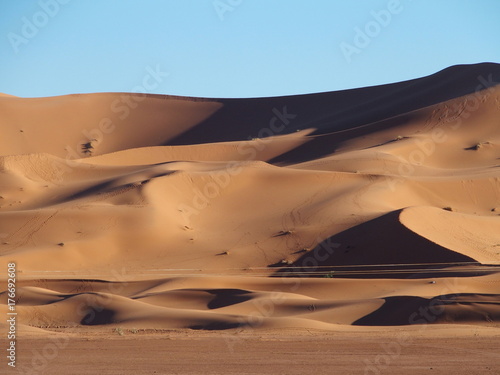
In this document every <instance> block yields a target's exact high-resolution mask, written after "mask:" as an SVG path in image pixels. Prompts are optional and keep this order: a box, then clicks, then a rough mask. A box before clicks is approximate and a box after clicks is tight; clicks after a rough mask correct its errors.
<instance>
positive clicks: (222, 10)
mask: <svg viewBox="0 0 500 375" xmlns="http://www.w3.org/2000/svg"><path fill="white" fill-rule="evenodd" d="M241 3H243V0H214V1H213V2H212V5H213V7H214V10H215V13H217V16H219V19H220V20H221V21H224V17H225V14H226V13H227V12H230V13H232V12H233V11H234V10H235V9H236V8H237V7H239V6H240V5H241Z"/></svg>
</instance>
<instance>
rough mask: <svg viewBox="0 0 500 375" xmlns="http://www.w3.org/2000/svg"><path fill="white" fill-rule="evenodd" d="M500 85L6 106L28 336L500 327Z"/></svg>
mask: <svg viewBox="0 0 500 375" xmlns="http://www.w3.org/2000/svg"><path fill="white" fill-rule="evenodd" d="M498 83H500V66H499V65H496V64H477V65H469V66H456V67H451V68H449V69H446V70H444V71H442V72H438V73H436V74H434V75H432V76H429V77H424V78H420V79H416V80H412V81H407V82H400V83H395V84H390V85H384V86H377V87H368V88H360V89H356V90H346V91H339V92H329V93H321V94H311V95H299V96H290V97H276V98H253V99H207V98H184V97H173V96H162V95H146V96H140V97H138V96H134V95H133V94H126V93H104V94H86V95H68V96H61V97H50V98H18V97H12V96H9V95H1V96H0V113H2V116H0V125H1V126H2V129H3V130H4V136H3V137H2V139H1V140H0V234H1V238H0V241H1V243H0V260H1V264H0V266H1V267H2V269H6V264H7V263H8V262H12V261H15V262H16V263H17V268H18V270H19V271H18V272H19V274H18V279H19V281H18V288H19V289H18V297H17V305H18V306H17V309H18V311H19V314H20V322H22V323H21V325H23V326H25V328H26V330H27V331H26V332H32V333H33V334H35V333H37V332H39V331H38V330H37V328H43V329H44V330H46V331H47V332H48V331H51V330H54V329H56V328H57V329H61V328H64V329H66V330H68V331H69V332H75V333H78V332H80V331H81V330H82V329H83V328H84V327H87V326H88V327H91V328H92V329H98V328H99V327H129V328H148V329H160V328H161V329H180V328H191V329H210V330H221V329H234V328H252V329H255V328H285V327H288V328H294V327H303V328H314V329H326V330H339V329H345V328H346V327H349V328H351V329H354V327H355V326H387V325H412V324H420V325H425V324H431V323H432V324H445V323H446V324H449V323H456V324H477V325H479V324H482V325H487V326H498V321H499V319H500V302H499V301H500V300H499V289H498V285H499V284H498V283H499V282H500V273H499V272H498V265H499V262H500V216H499V215H500V168H499V167H500V164H499V160H500V127H499V125H500V123H499V121H500V120H499V119H500V86H499V85H498ZM1 290H2V291H3V293H2V294H1V297H0V302H1V303H2V305H0V310H1V311H4V310H5V311H6V309H7V306H6V293H5V288H1ZM424 313H425V314H424ZM29 327H30V328H29ZM88 327H87V328H88ZM30 330H31V331H30Z"/></svg>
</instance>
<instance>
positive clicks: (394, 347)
mask: <svg viewBox="0 0 500 375" xmlns="http://www.w3.org/2000/svg"><path fill="white" fill-rule="evenodd" d="M452 280H453V282H452V281H450V280H448V279H443V281H442V282H443V284H444V287H443V288H442V289H441V291H440V292H439V293H438V296H436V297H434V298H432V299H430V300H429V303H428V304H427V305H426V306H420V307H419V308H418V310H417V311H414V312H413V313H411V314H410V315H409V316H408V325H418V326H419V330H418V331H417V332H422V331H424V330H426V329H427V328H428V325H429V324H430V323H433V322H435V321H436V319H437V318H438V317H439V316H440V315H442V314H443V313H444V312H445V307H444V306H446V305H448V304H453V303H455V301H454V299H455V297H457V296H459V295H460V293H456V292H453V291H454V290H456V289H457V287H458V278H453V279H452ZM412 342H413V338H412V337H411V336H410V334H409V333H408V332H405V331H403V332H400V333H398V334H397V336H396V338H395V339H394V340H393V341H392V342H390V343H388V344H380V347H381V349H382V353H380V354H377V355H375V356H374V357H372V358H370V359H364V360H363V363H364V364H365V366H364V371H363V374H364V375H380V374H382V373H383V371H384V370H385V369H387V368H388V367H389V366H391V365H392V364H394V362H395V361H397V360H398V359H399V357H400V356H401V354H402V351H403V349H404V348H407V347H409V346H410V345H411V344H412Z"/></svg>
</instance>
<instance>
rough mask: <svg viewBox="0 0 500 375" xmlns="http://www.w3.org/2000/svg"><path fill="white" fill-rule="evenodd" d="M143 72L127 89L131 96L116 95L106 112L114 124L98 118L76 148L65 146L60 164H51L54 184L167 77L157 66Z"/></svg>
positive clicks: (166, 73)
mask: <svg viewBox="0 0 500 375" xmlns="http://www.w3.org/2000/svg"><path fill="white" fill-rule="evenodd" d="M145 70H146V74H145V75H144V76H143V78H142V80H141V84H139V85H137V86H135V87H133V88H132V90H131V92H132V93H133V94H134V95H125V94H124V95H120V97H118V98H116V99H114V100H113V101H112V102H111V105H110V108H109V111H110V113H113V114H116V115H117V117H118V121H116V119H115V121H113V119H111V118H110V117H103V118H101V119H100V120H99V123H98V124H97V125H96V126H95V127H94V128H92V129H83V130H82V132H81V133H82V136H83V138H82V139H81V140H80V141H79V142H78V144H77V145H76V149H75V147H72V146H70V145H67V146H66V157H65V160H64V161H62V160H60V159H54V160H53V161H52V167H53V168H54V171H55V174H54V175H55V178H54V181H56V182H62V180H63V176H64V174H65V173H69V172H71V171H72V170H73V168H74V167H75V166H76V165H78V163H77V162H75V161H73V159H81V158H82V157H84V156H85V155H87V156H92V153H93V152H94V151H95V150H96V149H97V148H98V147H99V146H100V145H101V144H102V142H103V141H104V138H105V136H106V135H110V134H111V133H113V132H114V131H115V130H116V129H117V127H118V126H119V124H120V122H121V121H124V120H125V119H127V118H128V117H129V116H130V113H131V112H132V110H134V109H136V108H137V107H138V106H139V105H140V103H141V102H142V101H144V100H145V99H146V94H147V93H148V92H151V91H153V90H155V89H156V88H158V86H159V85H160V84H161V83H162V82H163V81H164V80H165V78H166V77H168V76H169V75H170V74H169V73H168V72H165V71H163V70H162V68H161V67H160V64H156V66H154V67H151V66H147V67H146V68H145ZM78 151H80V152H78ZM82 153H83V155H82Z"/></svg>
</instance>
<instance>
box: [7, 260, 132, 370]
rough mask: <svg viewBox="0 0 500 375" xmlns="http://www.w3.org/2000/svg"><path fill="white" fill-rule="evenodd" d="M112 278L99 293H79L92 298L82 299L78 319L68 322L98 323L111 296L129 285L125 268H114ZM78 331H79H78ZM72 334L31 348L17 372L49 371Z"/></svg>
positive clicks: (61, 335)
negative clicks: (40, 346)
mask: <svg viewBox="0 0 500 375" xmlns="http://www.w3.org/2000/svg"><path fill="white" fill-rule="evenodd" d="M111 274H112V277H113V278H112V280H113V281H109V283H108V285H107V288H105V289H104V290H101V291H100V292H99V293H95V292H79V294H90V298H88V299H87V300H86V301H82V302H80V303H79V304H78V306H77V307H76V316H77V321H75V322H68V323H70V324H73V323H74V324H75V325H76V326H78V325H98V324H100V322H99V314H102V313H105V312H106V307H107V306H108V305H109V304H110V303H111V302H112V300H113V298H112V297H110V296H109V294H112V295H119V294H120V293H122V292H123V291H124V290H125V288H126V287H127V286H128V284H129V283H128V281H126V278H125V275H126V273H125V268H122V269H121V271H120V272H118V271H117V270H115V269H113V270H112V271H111ZM77 332H78V331H77ZM70 339H71V336H70V335H69V334H63V333H59V334H57V335H56V336H51V337H50V342H47V343H46V344H44V345H43V347H42V348H41V349H40V350H38V349H31V360H30V361H29V362H23V363H19V365H18V366H16V370H17V372H16V373H17V374H23V375H41V374H46V373H48V372H47V370H48V367H49V365H50V363H51V362H52V361H53V360H54V359H56V358H57V357H58V356H59V354H60V351H61V350H63V349H64V348H66V347H67V346H68V345H69V344H70Z"/></svg>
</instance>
